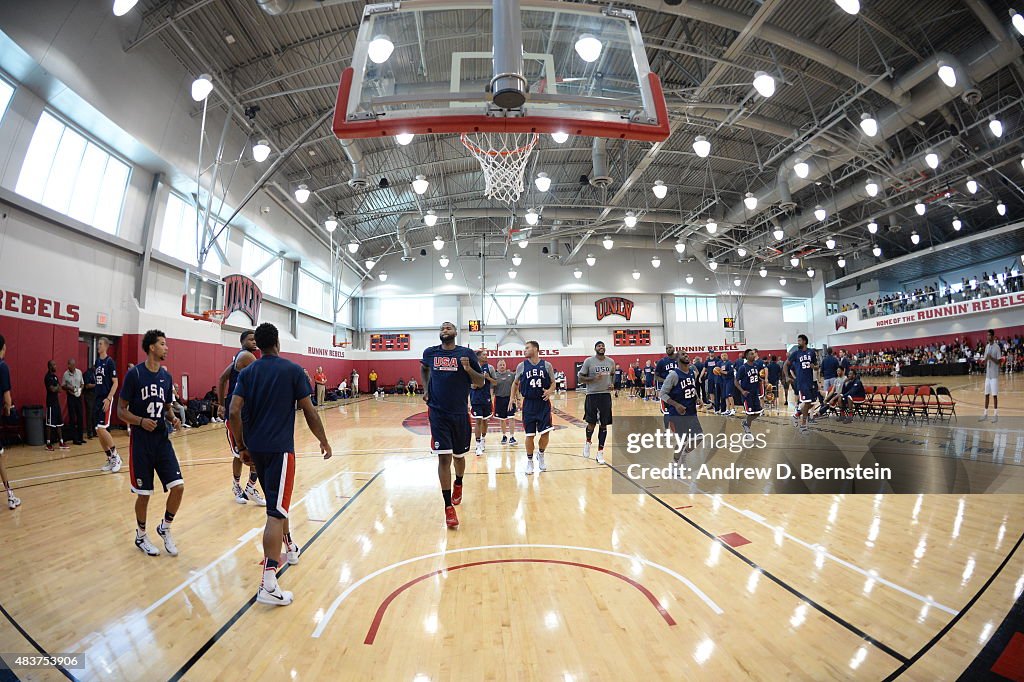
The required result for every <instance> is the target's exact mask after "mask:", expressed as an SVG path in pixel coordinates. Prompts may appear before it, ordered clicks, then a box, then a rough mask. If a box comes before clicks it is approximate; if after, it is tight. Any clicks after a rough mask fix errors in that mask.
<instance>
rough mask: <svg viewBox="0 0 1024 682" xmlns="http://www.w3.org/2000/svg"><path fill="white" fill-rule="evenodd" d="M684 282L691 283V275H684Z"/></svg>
mask: <svg viewBox="0 0 1024 682" xmlns="http://www.w3.org/2000/svg"><path fill="white" fill-rule="evenodd" d="M686 283H687V284H693V275H687V276H686Z"/></svg>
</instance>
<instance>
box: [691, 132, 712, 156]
mask: <svg viewBox="0 0 1024 682" xmlns="http://www.w3.org/2000/svg"><path fill="white" fill-rule="evenodd" d="M693 151H694V153H695V154H696V155H697V156H699V157H700V158H702V159H706V158H707V157H708V155H709V154H710V153H711V143H710V142H708V138H706V137H704V136H703V135H698V136H697V137H695V138H693Z"/></svg>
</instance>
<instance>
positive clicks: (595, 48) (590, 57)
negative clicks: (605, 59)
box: [575, 33, 603, 64]
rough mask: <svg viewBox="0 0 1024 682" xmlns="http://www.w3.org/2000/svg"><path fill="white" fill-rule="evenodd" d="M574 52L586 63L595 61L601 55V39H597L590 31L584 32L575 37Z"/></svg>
mask: <svg viewBox="0 0 1024 682" xmlns="http://www.w3.org/2000/svg"><path fill="white" fill-rule="evenodd" d="M575 47H576V54H578V55H579V56H580V59H582V60H583V61H585V62H587V63H588V64H590V63H593V62H596V61H597V59H598V57H600V56H601V48H602V47H603V45H601V41H600V40H598V39H597V36H595V35H592V34H590V33H584V34H583V35H581V36H580V37H579V38H577V39H576V45H575Z"/></svg>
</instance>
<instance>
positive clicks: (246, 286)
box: [224, 275, 263, 325]
mask: <svg viewBox="0 0 1024 682" xmlns="http://www.w3.org/2000/svg"><path fill="white" fill-rule="evenodd" d="M262 304H263V292H262V291H260V288H259V286H257V284H256V282H254V281H252V280H251V279H249V278H248V277H246V276H245V275H228V276H227V277H225V278H224V315H225V317H227V316H228V315H230V314H231V313H233V312H234V311H236V310H241V311H242V312H243V313H245V315H246V317H248V318H249V321H250V322H252V323H253V324H254V325H255V324H257V323H258V320H259V318H260V306H261V305H262Z"/></svg>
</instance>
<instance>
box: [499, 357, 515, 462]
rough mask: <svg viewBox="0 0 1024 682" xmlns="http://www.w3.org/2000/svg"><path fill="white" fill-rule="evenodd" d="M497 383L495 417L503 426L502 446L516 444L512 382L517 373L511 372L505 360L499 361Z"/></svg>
mask: <svg viewBox="0 0 1024 682" xmlns="http://www.w3.org/2000/svg"><path fill="white" fill-rule="evenodd" d="M494 378H495V380H496V381H497V383H496V384H495V385H494V416H495V417H497V418H498V423H499V424H501V444H502V445H515V444H516V417H515V414H516V404H515V403H513V402H512V401H511V400H510V398H511V397H512V382H514V381H515V380H516V374H515V372H513V371H511V370H509V368H508V366H507V365H506V364H505V361H504V360H498V371H497V372H495V373H494Z"/></svg>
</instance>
